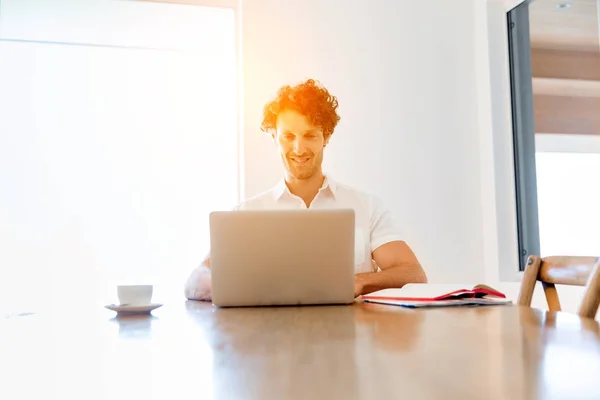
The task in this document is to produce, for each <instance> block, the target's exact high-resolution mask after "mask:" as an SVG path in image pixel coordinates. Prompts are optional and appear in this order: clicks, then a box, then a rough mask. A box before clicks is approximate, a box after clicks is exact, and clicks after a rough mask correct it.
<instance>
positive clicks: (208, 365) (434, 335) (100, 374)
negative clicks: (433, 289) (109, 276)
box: [0, 302, 600, 400]
mask: <svg viewBox="0 0 600 400" xmlns="http://www.w3.org/2000/svg"><path fill="white" fill-rule="evenodd" d="M599 331H600V329H599V326H598V323H596V322H595V321H593V320H581V319H579V318H578V317H576V316H575V315H570V314H563V313H544V312H541V311H536V310H531V309H528V308H521V307H516V306H494V307H485V308H484V307H480V308H453V309H429V310H410V309H402V308H395V307H387V306H380V305H369V304H362V303H356V304H355V305H353V306H322V307H290V308H264V309H259V308H248V309H215V308H213V307H212V305H210V304H206V303H198V302H187V303H184V302H173V303H170V304H167V305H165V306H164V307H163V308H161V309H159V310H156V311H155V312H154V316H152V317H128V318H115V317H114V313H112V312H110V311H108V310H93V311H92V310H88V312H87V313H86V312H73V313H71V312H69V310H65V311H64V312H61V313H56V314H53V315H50V314H48V315H45V314H40V315H30V316H23V317H13V318H9V319H2V320H0V367H1V368H0V372H1V374H2V375H1V378H0V398H2V399H6V400H13V399H61V400H64V399H86V400H87V399H111V400H117V399H169V400H170V399H227V400H230V399H344V400H350V399H377V400H385V399H399V398H402V399H411V400H413V399H436V400H437V399H457V400H458V399H510V400H517V399H542V398H544V399H546V398H548V399H550V398H553V399H584V398H585V399H600V337H599Z"/></svg>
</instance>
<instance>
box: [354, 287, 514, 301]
mask: <svg viewBox="0 0 600 400" xmlns="http://www.w3.org/2000/svg"><path fill="white" fill-rule="evenodd" d="M449 286H452V285H435V284H409V285H405V286H404V287H403V288H401V289H385V290H380V291H378V292H374V293H370V294H367V295H363V296H361V298H362V300H363V301H365V302H369V303H380V304H390V305H398V306H404V307H442V306H466V305H499V304H509V303H511V301H510V300H508V299H506V296H505V295H504V294H503V293H501V292H499V291H497V290H495V289H493V288H491V287H489V286H486V285H476V286H474V287H473V288H472V289H454V290H450V291H443V290H444V289H446V290H447V289H448V287H449ZM454 286H456V285H454Z"/></svg>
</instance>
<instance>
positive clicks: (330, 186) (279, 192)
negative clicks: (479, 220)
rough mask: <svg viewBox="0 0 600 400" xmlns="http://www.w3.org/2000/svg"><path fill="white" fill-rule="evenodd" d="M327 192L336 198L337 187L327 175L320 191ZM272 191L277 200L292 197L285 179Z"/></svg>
mask: <svg viewBox="0 0 600 400" xmlns="http://www.w3.org/2000/svg"><path fill="white" fill-rule="evenodd" d="M326 190H328V191H329V192H330V193H331V194H332V195H333V197H334V198H335V195H336V190H337V185H336V183H335V182H334V181H333V180H332V179H331V178H329V177H328V176H327V175H325V179H324V180H323V185H322V186H321V188H320V189H319V192H322V191H326ZM272 191H273V196H274V197H275V200H280V199H281V198H282V197H283V196H284V195H288V196H292V193H291V192H290V189H289V188H288V187H287V185H286V184H285V178H284V179H281V180H280V181H279V182H278V183H277V185H276V186H275V187H274V188H273V190H272Z"/></svg>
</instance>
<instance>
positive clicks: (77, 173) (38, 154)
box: [0, 6, 238, 311]
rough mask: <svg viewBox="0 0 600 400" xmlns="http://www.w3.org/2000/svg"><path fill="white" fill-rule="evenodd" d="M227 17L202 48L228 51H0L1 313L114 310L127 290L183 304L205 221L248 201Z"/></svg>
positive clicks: (49, 47) (64, 47)
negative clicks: (138, 287)
mask: <svg viewBox="0 0 600 400" xmlns="http://www.w3.org/2000/svg"><path fill="white" fill-rule="evenodd" d="M178 7H179V6H178ZM177 10H179V11H181V12H184V11H185V10H182V9H180V8H177V9H174V10H173V11H174V12H173V13H172V14H170V18H171V19H170V20H169V22H170V23H171V24H175V23H177V18H176V15H177V13H176V12H175V11H177ZM210 12H211V13H212V14H213V15H214V14H215V13H216V12H217V11H215V9H210ZM217 13H219V15H218V17H219V22H220V23H219V24H215V25H214V32H212V35H211V36H210V37H206V36H204V37H198V38H197V40H198V41H211V40H214V41H217V42H219V41H220V42H222V43H227V44H228V45H227V46H198V47H200V48H203V50H202V51H195V50H194V49H183V50H180V49H169V48H160V49H153V48H131V47H119V46H112V45H111V46H103V45H97V44H95V45H93V46H91V45H85V44H76V45H73V44H69V43H61V44H59V43H42V42H36V41H12V40H0V59H2V63H0V88H2V90H0V311H2V308H3V307H4V308H5V309H9V310H13V311H14V310H25V311H32V310H38V309H40V308H43V307H46V306H60V304H62V302H69V303H73V302H75V301H87V300H89V301H93V302H96V303H99V304H107V303H108V302H112V301H113V300H114V292H115V289H114V287H115V286H114V285H116V284H118V283H122V282H123V283H124V282H138V283H143V282H151V283H153V284H155V294H156V296H157V297H155V299H156V298H158V299H160V298H161V297H162V296H171V295H173V294H175V295H180V296H182V295H183V284H184V282H185V278H186V277H187V275H188V274H189V272H190V271H191V270H192V269H193V268H194V267H195V266H197V264H198V263H199V261H200V260H201V259H202V257H203V256H204V255H205V253H206V252H207V251H208V248H209V241H208V214H209V213H210V211H212V210H218V209H227V208H230V207H232V206H233V205H235V203H236V202H237V201H238V162H237V138H238V135H237V126H236V75H235V40H234V37H235V33H234V30H235V26H234V14H233V10H228V9H221V10H218V12H217ZM186 18H188V19H189V17H186ZM168 26H169V25H168V24H166V25H163V26H162V28H161V29H168ZM130 28H131V29H132V30H135V26H131V27H130ZM113 40H114V38H113ZM211 49H212V50H211ZM159 301H160V300H159Z"/></svg>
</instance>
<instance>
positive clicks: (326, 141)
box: [323, 135, 331, 147]
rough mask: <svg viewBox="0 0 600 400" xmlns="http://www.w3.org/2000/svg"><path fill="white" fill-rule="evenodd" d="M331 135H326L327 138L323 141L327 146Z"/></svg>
mask: <svg viewBox="0 0 600 400" xmlns="http://www.w3.org/2000/svg"><path fill="white" fill-rule="evenodd" d="M330 137H331V135H328V136H326V137H325V140H324V141H323V147H325V146H327V145H328V144H329V138H330Z"/></svg>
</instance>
